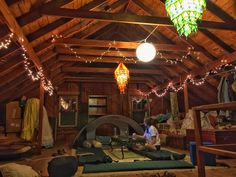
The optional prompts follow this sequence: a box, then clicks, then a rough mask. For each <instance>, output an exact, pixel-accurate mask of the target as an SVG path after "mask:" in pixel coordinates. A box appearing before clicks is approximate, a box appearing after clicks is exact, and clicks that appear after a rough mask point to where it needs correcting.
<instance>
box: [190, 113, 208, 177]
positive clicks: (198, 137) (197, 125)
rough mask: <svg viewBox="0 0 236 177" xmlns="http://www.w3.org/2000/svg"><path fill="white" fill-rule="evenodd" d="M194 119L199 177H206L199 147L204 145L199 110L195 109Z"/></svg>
mask: <svg viewBox="0 0 236 177" xmlns="http://www.w3.org/2000/svg"><path fill="white" fill-rule="evenodd" d="M193 118H194V128H195V141H196V154H197V169H198V177H205V176H206V174H205V165H204V158H203V152H201V151H200V150H199V147H200V146H201V145H202V127H201V117H200V111H199V110H194V109H193Z"/></svg>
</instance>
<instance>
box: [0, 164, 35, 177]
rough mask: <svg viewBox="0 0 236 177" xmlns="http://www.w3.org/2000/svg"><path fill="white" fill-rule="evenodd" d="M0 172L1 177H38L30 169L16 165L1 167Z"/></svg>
mask: <svg viewBox="0 0 236 177" xmlns="http://www.w3.org/2000/svg"><path fill="white" fill-rule="evenodd" d="M0 171H1V173H2V176H3V177H40V176H39V174H38V173H37V172H36V171H34V170H33V169H32V167H30V166H27V165H20V164H16V163H8V164H5V165H2V166H0Z"/></svg>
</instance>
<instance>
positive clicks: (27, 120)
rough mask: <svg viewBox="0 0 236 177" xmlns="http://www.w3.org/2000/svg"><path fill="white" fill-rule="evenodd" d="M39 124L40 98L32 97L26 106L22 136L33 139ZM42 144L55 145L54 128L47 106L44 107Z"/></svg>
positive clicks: (46, 145)
mask: <svg viewBox="0 0 236 177" xmlns="http://www.w3.org/2000/svg"><path fill="white" fill-rule="evenodd" d="M38 125H39V99H37V98H31V99H28V100H27V102H26V108H25V113H24V120H23V129H22V133H21V138H22V139H25V140H28V141H30V140H32V138H33V136H34V131H35V129H38ZM42 146H44V147H52V146H53V135H52V129H51V126H50V124H49V121H48V115H47V111H46V109H45V107H43V124H42Z"/></svg>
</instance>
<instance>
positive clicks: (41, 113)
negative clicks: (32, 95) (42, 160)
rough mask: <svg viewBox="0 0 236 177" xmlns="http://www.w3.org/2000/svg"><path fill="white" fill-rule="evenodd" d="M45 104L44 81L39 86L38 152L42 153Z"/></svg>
mask: <svg viewBox="0 0 236 177" xmlns="http://www.w3.org/2000/svg"><path fill="white" fill-rule="evenodd" d="M43 105H44V89H43V84H42V81H40V88H39V133H38V147H37V149H38V153H39V154H41V147H42V130H43Z"/></svg>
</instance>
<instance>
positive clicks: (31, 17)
mask: <svg viewBox="0 0 236 177" xmlns="http://www.w3.org/2000/svg"><path fill="white" fill-rule="evenodd" d="M71 1H72V0H57V1H49V2H48V3H45V4H43V5H41V6H39V7H38V8H32V9H31V10H30V11H29V12H27V13H26V14H24V15H22V16H19V17H17V18H16V20H17V22H18V23H19V25H20V26H25V25H27V24H29V23H31V22H33V21H35V20H37V19H39V18H40V17H42V13H41V10H42V9H43V8H46V9H52V8H55V7H61V6H63V5H65V4H68V3H70V2H71Z"/></svg>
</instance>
